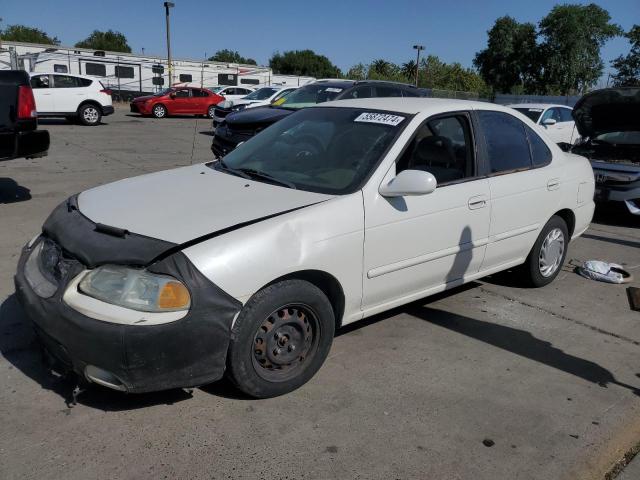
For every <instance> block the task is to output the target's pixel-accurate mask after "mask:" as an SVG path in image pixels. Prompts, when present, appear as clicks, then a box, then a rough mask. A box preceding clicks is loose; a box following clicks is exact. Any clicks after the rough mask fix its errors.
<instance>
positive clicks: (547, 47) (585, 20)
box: [539, 3, 622, 95]
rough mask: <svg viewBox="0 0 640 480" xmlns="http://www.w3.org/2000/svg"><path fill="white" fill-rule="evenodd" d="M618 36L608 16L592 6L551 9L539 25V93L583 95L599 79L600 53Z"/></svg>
mask: <svg viewBox="0 0 640 480" xmlns="http://www.w3.org/2000/svg"><path fill="white" fill-rule="evenodd" d="M621 33H622V30H621V29H620V27H619V26H618V25H616V24H613V23H611V16H610V15H609V12H607V11H606V10H605V9H603V8H601V7H599V6H598V5H595V4H593V3H592V4H589V5H568V4H565V5H556V6H555V7H553V9H552V10H551V12H549V14H548V15H547V16H546V17H544V18H543V19H542V20H541V21H540V24H539V35H540V37H541V38H542V43H541V45H540V51H539V55H540V58H542V59H544V64H543V69H542V72H541V84H540V87H541V89H542V90H543V91H544V92H545V93H560V94H561V95H569V94H576V93H584V92H585V91H586V90H587V89H588V88H589V87H592V86H593V85H595V83H596V82H597V81H598V79H599V78H600V76H601V75H602V71H603V68H604V63H603V61H602V58H601V56H600V49H601V48H602V46H603V45H604V43H605V42H606V41H607V40H609V39H610V38H612V37H615V36H618V35H620V34H621Z"/></svg>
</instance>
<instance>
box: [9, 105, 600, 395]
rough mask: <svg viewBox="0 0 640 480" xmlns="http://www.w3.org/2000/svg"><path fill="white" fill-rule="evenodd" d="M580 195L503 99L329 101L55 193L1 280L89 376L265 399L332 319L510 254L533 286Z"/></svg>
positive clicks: (546, 273)
mask: <svg viewBox="0 0 640 480" xmlns="http://www.w3.org/2000/svg"><path fill="white" fill-rule="evenodd" d="M593 193H594V179H593V173H592V170H591V166H590V165H589V162H588V161H587V160H585V159H584V158H583V157H579V156H576V155H571V154H566V153H564V152H562V151H561V150H560V149H559V148H558V147H557V146H556V145H555V144H554V143H553V142H552V141H551V140H550V139H548V138H547V137H545V136H544V134H538V133H537V131H536V129H535V126H534V124H533V123H532V122H531V121H530V120H529V119H527V118H526V117H525V116H523V115H521V114H519V113H518V112H516V111H514V110H513V109H510V108H505V107H500V106H497V105H492V104H488V103H477V102H468V101H456V100H436V99H417V98H411V99H402V98H376V99H360V100H346V101H340V102H329V103H325V104H322V105H319V106H316V107H312V108H307V109H303V110H300V111H298V112H296V113H294V114H292V115H290V116H288V117H287V118H285V119H283V120H281V121H279V122H277V123H276V124H274V125H273V126H271V127H269V128H268V129H265V130H264V132H261V133H260V134H258V135H256V136H255V137H253V138H252V139H250V140H248V141H247V142H245V143H243V144H242V145H241V146H240V147H239V148H237V149H235V150H234V151H233V152H231V153H229V154H228V155H227V156H225V157H224V158H223V159H221V160H219V161H216V162H211V163H208V164H202V165H194V166H189V167H184V168H179V169H175V170H169V171H164V172H158V173H153V174H149V175H143V176H140V177H136V178H130V179H126V180H122V181H119V182H115V183H112V184H109V185H104V186H100V187H97V188H94V189H91V190H88V191H85V192H83V193H81V194H79V195H78V196H74V197H71V198H70V199H69V200H68V201H66V202H64V203H63V204H61V205H60V206H59V207H58V208H57V209H56V210H54V212H53V213H52V214H51V216H50V217H49V219H48V220H47V221H46V222H45V224H44V227H43V231H42V234H41V235H39V236H37V237H35V238H34V239H33V240H32V241H31V242H29V243H28V244H27V246H25V248H24V250H23V253H22V256H21V259H20V262H19V265H18V272H17V275H16V285H17V293H18V298H19V299H20V301H21V303H22V305H23V306H24V308H25V310H26V312H27V313H28V314H29V317H30V318H31V320H32V321H33V324H34V326H35V330H36V331H37V332H38V333H39V336H40V338H41V339H42V342H43V344H44V346H45V348H46V349H47V350H49V351H50V352H51V353H52V355H53V356H54V357H57V358H59V359H60V360H62V362H63V363H64V364H65V365H66V366H67V368H69V369H72V370H74V371H75V372H77V373H78V374H79V375H80V376H81V377H82V378H86V379H87V380H89V381H91V382H95V383H99V384H102V385H105V386H107V387H110V388H114V389H118V390H122V391H128V392H143V391H152V390H161V389H167V388H175V387H188V386H197V385H202V384H205V383H208V382H212V381H214V380H217V379H219V378H221V377H222V375H223V374H224V373H226V374H227V376H228V377H229V378H230V379H231V380H232V381H233V382H234V383H235V385H236V386H237V387H238V388H239V389H240V390H242V391H243V392H245V393H247V394H249V395H252V396H255V397H271V396H276V395H280V394H283V393H286V392H289V391H291V390H294V389H296V388H298V387H300V386H301V385H303V384H304V383H305V382H307V381H308V380H309V379H310V378H311V377H312V376H313V375H314V374H315V373H316V371H317V370H318V369H319V368H320V366H321V365H322V363H323V362H324V360H325V358H326V357H327V354H328V352H329V349H330V347H331V343H332V340H333V336H334V332H335V330H336V329H337V328H339V327H341V326H343V325H347V324H349V323H352V322H355V321H358V320H362V319H363V318H366V317H369V316H371V315H373V314H376V313H379V312H382V311H385V310H389V309H391V308H393V307H397V306H399V305H403V304H406V303H408V302H411V301H414V300H417V299H421V298H424V297H426V296H428V295H431V294H433V293H436V292H441V291H443V290H447V289H449V288H452V287H455V286H458V285H461V284H463V283H466V282H469V281H471V280H474V279H477V278H480V277H483V276H486V275H489V274H492V273H495V272H498V271H501V270H505V269H510V268H514V267H518V268H517V270H518V271H519V274H520V276H521V277H522V278H523V279H524V280H526V281H527V282H528V283H529V284H530V285H531V286H534V287H541V286H544V285H547V284H548V283H550V282H551V281H553V279H554V278H555V277H556V276H557V275H558V272H559V271H560V269H561V267H562V265H563V262H564V260H565V257H566V255H567V249H568V247H569V242H570V241H571V240H572V239H574V238H576V237H577V236H578V235H580V234H581V233H582V232H584V231H585V229H586V228H587V227H588V225H589V222H590V220H591V217H592V214H593V209H594V203H593Z"/></svg>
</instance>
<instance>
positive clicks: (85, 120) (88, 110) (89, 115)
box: [78, 103, 102, 126]
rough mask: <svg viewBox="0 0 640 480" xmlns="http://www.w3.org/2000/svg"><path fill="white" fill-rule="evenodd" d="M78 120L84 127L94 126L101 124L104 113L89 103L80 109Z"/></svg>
mask: <svg viewBox="0 0 640 480" xmlns="http://www.w3.org/2000/svg"><path fill="white" fill-rule="evenodd" d="M78 118H79V119H80V123H82V124H83V125H89V126H94V125H98V124H99V123H100V120H101V119H102V112H101V111H100V108H99V107H97V106H96V105H93V104H91V103H89V104H86V105H82V106H81V107H80V108H79V109H78Z"/></svg>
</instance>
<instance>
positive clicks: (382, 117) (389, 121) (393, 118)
mask: <svg viewBox="0 0 640 480" xmlns="http://www.w3.org/2000/svg"><path fill="white" fill-rule="evenodd" d="M403 120H404V117H401V116H400V115H391V114H388V113H373V112H365V113H361V114H360V115H358V116H357V117H356V119H355V120H354V122H366V123H380V124H382V125H391V126H392V127H395V126H397V125H399V124H400V122H402V121H403Z"/></svg>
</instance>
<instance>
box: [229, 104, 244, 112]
mask: <svg viewBox="0 0 640 480" xmlns="http://www.w3.org/2000/svg"><path fill="white" fill-rule="evenodd" d="M245 108H247V106H246V105H235V106H233V107H231V111H232V112H239V111H240V110H244V109H245Z"/></svg>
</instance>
